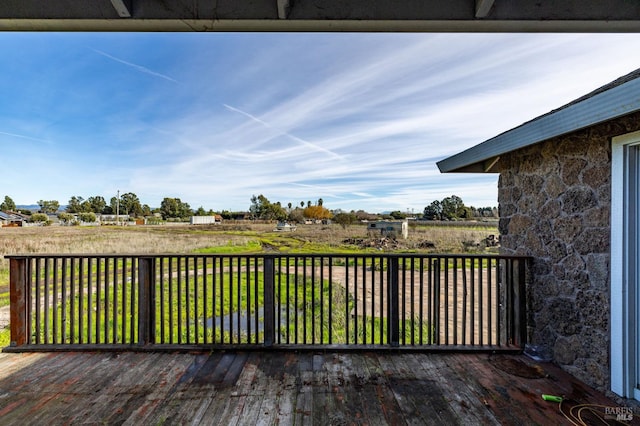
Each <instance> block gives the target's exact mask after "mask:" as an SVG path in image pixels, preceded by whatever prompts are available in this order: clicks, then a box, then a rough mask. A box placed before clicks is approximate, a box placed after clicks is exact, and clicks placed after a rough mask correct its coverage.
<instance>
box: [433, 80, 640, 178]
mask: <svg viewBox="0 0 640 426" xmlns="http://www.w3.org/2000/svg"><path fill="white" fill-rule="evenodd" d="M631 77H632V78H631ZM619 80H620V81H623V82H622V83H620V82H619ZM619 80H616V81H615V82H612V83H610V84H609V85H607V86H603V87H602V88H600V89H598V90H596V91H594V92H593V93H592V94H589V95H586V96H584V97H582V98H580V99H578V100H576V101H574V102H571V103H569V104H567V105H565V106H563V107H561V108H558V109H556V110H554V111H551V112H549V113H547V114H545V115H542V116H540V117H538V118H535V119H533V120H531V121H529V122H527V123H524V124H522V125H520V126H518V127H516V128H514V129H511V130H509V131H507V132H505V133H502V134H500V135H498V136H495V137H493V138H491V139H489V140H487V141H485V142H482V143H481V144H479V145H476V146H474V147H471V148H469V149H467V150H466V151H463V152H460V153H458V154H456V155H453V156H451V157H448V158H445V159H444V160H442V161H439V162H438V163H437V164H438V168H439V169H440V171H441V172H442V173H449V172H470V173H488V172H497V171H498V170H496V169H494V168H493V166H494V165H495V164H496V163H497V161H498V160H499V158H500V156H501V155H503V154H505V153H508V152H512V151H515V150H517V149H521V148H525V147H527V146H530V145H534V144H537V143H539V142H543V141H545V140H548V139H551V138H554V137H556V136H560V135H564V134H567V133H571V132H574V131H576V130H580V129H584V128H586V127H590V126H593V125H595V124H598V123H602V122H604V121H608V120H612V119H615V118H617V117H622V116H624V115H627V114H630V113H632V112H635V111H640V70H637V71H634V72H633V73H631V74H630V75H629V76H625V77H622V78H621V79H619Z"/></svg>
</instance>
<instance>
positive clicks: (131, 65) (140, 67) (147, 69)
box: [91, 49, 178, 83]
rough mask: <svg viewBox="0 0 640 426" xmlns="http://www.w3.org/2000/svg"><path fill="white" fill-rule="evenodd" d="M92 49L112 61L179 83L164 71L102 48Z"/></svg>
mask: <svg viewBox="0 0 640 426" xmlns="http://www.w3.org/2000/svg"><path fill="white" fill-rule="evenodd" d="M91 50H93V51H94V52H96V53H97V54H99V55H102V56H104V57H105V58H109V59H111V60H112V61H116V62H119V63H121V64H124V65H126V66H128V67H131V68H133V69H135V70H137V71H140V72H141V73H144V74H149V75H151V76H153V77H158V78H162V79H164V80H168V81H170V82H172V83H178V81H177V80H175V79H173V78H171V77H169V76H168V75H166V74H162V73H159V72H156V71H153V70H151V69H149V68H147V67H143V66H142V65H138V64H134V63H132V62H128V61H125V60H124V59H120V58H116V57H115V56H113V55H109V54H108V53H106V52H103V51H102V50H98V49H91Z"/></svg>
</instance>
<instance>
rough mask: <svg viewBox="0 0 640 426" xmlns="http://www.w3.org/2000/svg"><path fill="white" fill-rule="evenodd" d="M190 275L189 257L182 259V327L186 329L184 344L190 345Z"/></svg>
mask: <svg viewBox="0 0 640 426" xmlns="http://www.w3.org/2000/svg"><path fill="white" fill-rule="evenodd" d="M190 283H191V274H190V269H189V256H185V258H184V303H185V306H184V307H185V313H184V326H185V328H186V333H185V343H191V287H190V285H189V284H190Z"/></svg>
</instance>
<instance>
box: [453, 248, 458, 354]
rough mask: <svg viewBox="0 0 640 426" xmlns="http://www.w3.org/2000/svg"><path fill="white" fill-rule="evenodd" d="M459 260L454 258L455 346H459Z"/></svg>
mask: <svg viewBox="0 0 640 426" xmlns="http://www.w3.org/2000/svg"><path fill="white" fill-rule="evenodd" d="M458 306H459V301H458V258H457V257H454V258H453V303H452V307H453V309H452V310H453V312H452V313H453V344H454V345H457V344H458Z"/></svg>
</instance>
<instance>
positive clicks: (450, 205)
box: [422, 195, 498, 220]
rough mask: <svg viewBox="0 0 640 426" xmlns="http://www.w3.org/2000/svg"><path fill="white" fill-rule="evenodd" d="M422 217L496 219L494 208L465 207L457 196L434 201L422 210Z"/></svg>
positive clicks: (496, 210) (437, 218)
mask: <svg viewBox="0 0 640 426" xmlns="http://www.w3.org/2000/svg"><path fill="white" fill-rule="evenodd" d="M422 217H423V218H424V219H426V220H458V219H477V218H497V217H498V209H497V208H496V207H481V208H475V207H472V206H465V205H464V202H463V201H462V198H460V197H458V196H457V195H452V196H451V197H445V198H443V199H442V200H441V201H438V200H434V201H432V202H431V204H429V205H428V206H427V207H425V208H424V212H423V215H422Z"/></svg>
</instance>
